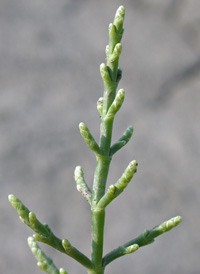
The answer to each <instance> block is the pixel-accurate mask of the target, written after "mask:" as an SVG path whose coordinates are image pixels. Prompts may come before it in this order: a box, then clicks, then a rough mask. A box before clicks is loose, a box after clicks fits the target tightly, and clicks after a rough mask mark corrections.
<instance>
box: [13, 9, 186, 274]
mask: <svg viewBox="0 0 200 274" xmlns="http://www.w3.org/2000/svg"><path fill="white" fill-rule="evenodd" d="M124 15H125V11H124V7H123V6H120V7H119V8H118V10H117V12H116V14H115V17H114V21H113V23H111V24H110V25H109V29H108V34H109V35H108V36H109V41H108V45H107V46H106V64H104V63H103V64H101V65H100V73H101V77H102V80H103V85H104V93H103V97H100V98H99V100H98V101H97V110H98V112H99V114H100V119H101V121H100V138H99V139H100V140H99V144H98V142H96V141H95V139H94V137H93V135H92V133H91V132H90V130H89V129H88V127H87V126H86V125H85V124H84V123H83V122H81V123H80V124H79V129H80V134H81V136H82V138H83V140H84V142H85V143H86V144H87V146H88V147H89V148H90V150H91V151H92V152H93V153H94V155H95V157H96V168H95V172H94V180H93V187H92V190H91V189H90V187H89V186H88V185H87V183H86V181H85V178H84V174H83V170H82V167H81V166H77V167H76V168H75V171H74V178H75V181H76V187H77V190H78V191H79V192H80V193H81V194H82V196H83V197H84V198H85V199H86V200H87V202H88V203H89V205H90V207H91V228H92V235H91V241H92V243H91V258H90V259H89V258H88V257H87V256H85V255H84V254H83V253H82V252H80V251H79V250H78V249H77V248H76V247H74V246H72V244H71V243H70V242H69V241H68V240H67V239H59V238H58V237H56V236H55V235H54V233H53V232H52V231H51V229H50V228H49V226H48V225H47V224H42V223H40V221H39V220H38V219H37V218H36V215H35V214H34V213H33V212H31V211H29V209H28V208H27V207H26V206H25V205H24V204H23V203H22V202H21V201H20V200H19V199H18V198H17V197H15V196H14V195H9V197H8V199H9V202H10V203H11V204H12V206H13V207H14V208H15V210H16V211H17V213H18V215H19V218H20V220H21V221H22V222H23V223H25V224H26V225H27V226H29V227H30V228H31V229H32V230H33V231H34V232H35V234H34V235H33V237H29V238H28V245H29V247H30V249H31V251H32V253H33V254H34V256H35V257H36V259H37V260H38V266H39V267H40V268H41V269H42V270H43V271H45V272H47V273H49V274H67V272H66V271H65V270H64V269H63V268H60V269H58V268H57V267H56V266H55V265H54V263H53V261H52V260H51V259H50V258H49V257H47V256H46V255H45V254H44V252H43V251H42V250H41V249H40V247H39V246H38V244H37V242H36V241H39V242H43V243H46V244H48V245H49V246H52V247H53V248H55V249H56V250H58V251H60V252H62V253H64V254H66V255H68V256H70V257H72V258H73V259H75V260H76V261H77V262H79V263H80V264H81V265H82V266H84V267H85V268H86V269H87V272H88V274H103V273H104V269H105V267H106V266H107V265H108V264H109V263H110V262H112V261H113V260H115V259H117V258H119V257H121V256H124V255H126V254H130V253H133V252H135V251H136V250H137V249H138V248H140V247H142V246H144V245H148V244H150V243H152V242H153V241H154V239H155V238H156V237H158V236H159V235H161V234H163V233H165V232H167V231H169V230H170V229H172V228H174V227H175V226H177V225H178V224H179V223H180V222H181V220H182V218H181V217H180V216H177V217H174V218H172V219H170V220H168V221H166V222H164V223H162V224H160V225H158V226H156V227H154V228H152V229H151V230H147V229H145V230H144V232H143V233H141V234H140V235H139V236H138V237H136V238H134V239H133V240H131V241H129V242H127V243H125V244H123V245H121V246H119V247H118V248H116V249H114V250H112V251H111V252H109V253H108V254H106V255H105V256H104V257H103V238H104V222H105V208H106V206H107V205H108V204H110V203H111V202H112V201H113V200H114V199H115V198H116V197H118V196H119V195H120V194H121V193H122V192H123V191H124V190H125V188H126V187H127V186H128V184H129V183H130V181H131V179H132V177H133V176H134V174H135V173H136V171H137V165H138V164H137V162H136V161H135V160H133V161H131V162H130V163H129V165H128V166H127V168H126V169H125V171H124V172H123V174H122V176H121V177H120V178H119V179H118V180H117V181H116V183H115V184H112V185H109V187H108V189H107V191H106V183H107V177H108V172H109V167H110V162H111V159H112V157H113V155H114V154H115V153H116V152H117V151H118V150H120V149H121V148H122V147H123V146H125V145H126V144H127V143H128V141H129V140H130V138H131V136H132V134H133V127H132V126H128V127H127V129H126V130H125V132H124V133H123V134H122V136H121V137H120V138H119V139H118V140H117V141H116V142H115V143H114V144H113V145H111V142H112V129H113V122H114V118H115V115H116V114H117V112H118V111H119V110H120V108H121V106H122V104H123V102H124V97H125V91H124V89H120V90H118V91H117V86H118V83H119V81H120V79H121V77H122V71H121V69H120V68H119V67H118V64H119V57H120V54H121V51H122V45H121V39H122V35H123V31H124V29H123V22H124Z"/></svg>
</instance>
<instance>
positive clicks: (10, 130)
mask: <svg viewBox="0 0 200 274" xmlns="http://www.w3.org/2000/svg"><path fill="white" fill-rule="evenodd" d="M121 3H122V2H120V1H118V0H116V1H107V0H103V1H97V0H76V1H72V0H59V1H55V0H48V1H44V0H34V1H25V0H18V1H12V0H1V2H0V189H1V191H0V235H1V236H0V247H1V248H0V272H1V273H7V274H25V273H32V274H36V273H42V272H41V270H39V269H38V268H37V266H36V260H35V258H34V257H33V255H32V254H31V252H30V250H29V248H28V246H27V242H26V238H27V237H28V236H29V235H32V231H31V230H30V229H29V228H28V227H26V226H25V225H23V224H22V223H21V222H20V221H19V219H18V217H17V214H16V212H15V211H14V209H13V208H12V207H11V205H10V204H9V203H8V200H7V196H8V194H10V193H13V194H15V195H16V196H18V197H19V198H20V199H21V200H22V201H23V202H24V203H25V205H26V206H27V207H28V208H29V209H30V210H32V211H33V212H35V213H36V215H37V217H38V219H39V220H40V221H41V222H46V223H48V224H49V225H50V227H51V228H52V230H53V232H54V233H55V234H56V235H57V236H59V237H61V238H68V239H69V240H70V241H71V243H72V244H73V245H75V246H76V247H78V248H79V249H80V250H81V251H82V252H84V253H86V254H87V255H88V256H89V253H90V232H91V231H90V211H89V206H88V204H87V202H86V201H85V200H84V199H83V197H82V196H81V195H80V194H79V193H78V192H77V190H76V186H75V182H74V179H73V172H74V168H75V166H76V165H82V167H83V169H84V173H85V178H86V180H87V182H88V184H89V185H90V186H91V185H92V177H93V172H94V168H95V157H94V155H93V154H92V152H91V151H89V149H88V148H87V146H86V145H85V143H84V142H83V140H82V139H81V137H80V134H79V130H78V124H79V122H81V121H83V122H85V123H86V124H87V125H88V127H89V128H90V130H91V131H92V133H93V134H94V136H95V137H96V138H97V139H98V136H99V115H98V113H97V111H96V101H97V100H98V98H99V97H100V96H102V93H103V84H102V81H101V78H100V74H99V65H100V63H102V62H105V53H104V49H105V46H106V44H107V41H108V38H107V28H108V24H109V23H110V22H111V21H112V20H113V17H114V13H115V11H116V9H117V8H118V6H119V5H120V4H121ZM122 4H123V5H124V6H125V8H126V18H125V32H124V37H123V41H122V42H123V52H122V55H121V59H120V67H121V68H122V69H123V78H122V80H121V82H120V85H119V88H122V87H123V88H124V89H125V91H126V98H125V102H124V104H123V107H122V108H121V110H120V112H119V113H118V114H117V117H116V120H115V124H114V133H113V141H115V140H117V139H118V138H119V137H120V136H121V134H122V133H123V132H124V130H125V129H126V127H127V126H128V125H130V124H132V125H133V126H134V135H133V138H132V139H131V141H130V142H129V144H128V145H127V146H126V147H124V148H123V150H121V151H120V152H118V154H117V155H116V156H115V157H113V161H112V164H111V170H110V176H109V179H108V184H111V183H114V182H115V181H116V180H117V179H118V177H119V176H120V175H121V173H122V172H123V170H124V169H125V168H126V166H127V164H128V163H129V162H130V161H131V160H132V159H137V161H138V162H139V166H138V172H137V174H136V175H135V177H134V180H133V181H132V183H130V185H129V186H128V188H127V189H126V190H125V191H124V193H123V194H122V195H121V196H120V197H118V198H117V199H116V200H115V201H113V203H112V204H110V205H109V206H108V208H107V215H106V226H105V249H104V250H105V251H104V253H107V252H108V251H110V250H111V249H113V248H116V247H118V246H119V245H120V244H123V243H124V242H127V241H129V240H131V239H132V238H134V237H136V236H138V235H139V234H140V233H141V232H142V231H143V230H144V229H145V228H149V229H150V228H152V227H153V226H155V225H157V224H159V223H160V222H162V221H165V220H167V219H169V218H171V217H173V216H176V215H181V216H182V217H183V222H182V224H181V225H180V226H179V227H177V228H175V229H174V230H173V231H171V232H169V233H166V234H165V235H163V236H161V237H159V238H157V240H156V241H155V243H154V244H152V245H149V246H147V247H144V248H141V249H140V250H138V251H137V252H136V253H135V254H132V255H128V256H125V257H123V258H120V259H118V260H117V261H115V262H113V263H111V264H110V265H109V266H108V268H107V271H106V273H115V274H118V273H127V274H128V273H130V274H131V273H137V274H147V273H148V274H160V273H162V274H169V273H170V274H172V273H173V274H179V273H181V274H198V273H200V260H199V258H200V237H199V231H200V213H199V209H200V168H199V164H200V1H198V0H191V1H188V0H165V1H159V0H147V1H145V0H137V1H136V0H135V1H131V0H125V1H123V3H122ZM40 246H41V247H42V248H43V250H45V252H46V253H47V255H50V256H51V257H52V258H53V260H54V262H55V264H56V265H57V266H58V267H64V268H65V269H66V270H67V271H68V272H69V274H73V273H74V274H77V273H86V271H85V270H84V269H83V268H82V266H80V265H78V264H77V263H76V262H75V261H73V259H71V258H69V257H67V256H65V255H63V254H59V253H58V252H56V251H54V250H53V249H52V248H48V247H46V246H45V245H43V244H40Z"/></svg>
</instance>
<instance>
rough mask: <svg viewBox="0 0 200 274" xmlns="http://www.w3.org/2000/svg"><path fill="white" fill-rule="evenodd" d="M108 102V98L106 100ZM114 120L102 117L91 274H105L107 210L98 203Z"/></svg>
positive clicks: (92, 210) (94, 199)
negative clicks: (104, 249)
mask: <svg viewBox="0 0 200 274" xmlns="http://www.w3.org/2000/svg"><path fill="white" fill-rule="evenodd" d="M106 99H107V100H108V98H106ZM112 127H113V118H112V119H111V118H109V119H108V118H106V115H102V118H101V127H100V149H101V151H102V155H97V156H96V169H95V174H94V183H93V197H92V206H91V219H92V250H91V260H92V262H93V264H94V266H95V269H92V270H91V269H89V270H88V273H89V274H103V273H104V267H103V266H102V257H103V236H104V221H105V209H104V208H98V207H97V203H98V202H99V200H100V199H101V198H102V197H103V195H104V193H105V187H106V181H107V176H108V171H109V166H110V161H111V157H110V156H109V151H110V144H111V138H112Z"/></svg>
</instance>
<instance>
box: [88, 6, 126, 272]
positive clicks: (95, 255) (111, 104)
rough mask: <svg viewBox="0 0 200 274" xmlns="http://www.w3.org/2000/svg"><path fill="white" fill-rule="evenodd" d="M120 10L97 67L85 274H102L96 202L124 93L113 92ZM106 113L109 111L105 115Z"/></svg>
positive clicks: (117, 73) (100, 213)
mask: <svg viewBox="0 0 200 274" xmlns="http://www.w3.org/2000/svg"><path fill="white" fill-rule="evenodd" d="M124 14H125V11H124V7H123V6H120V7H119V8H118V10H117V12H116V15H115V18H114V22H113V23H112V24H110V25H109V45H108V46H107V47H106V57H107V63H106V64H101V66H100V72H101V77H102V80H103V82H104V97H103V100H102V98H100V100H99V102H100V103H98V104H97V106H98V111H99V112H100V115H101V125H100V145H99V147H100V151H101V153H100V154H96V169H95V174H94V182H93V195H92V206H91V220H92V250H91V260H92V263H93V264H94V265H95V270H91V271H90V270H88V273H90V274H93V273H98V274H102V273H104V267H103V266H102V256H103V234H104V220H105V208H104V207H102V208H100V207H98V202H99V200H100V199H101V198H102V197H103V195H104V194H105V187H106V181H107V176H108V171H109V166H110V161H111V156H110V146H111V138H112V128H113V120H114V116H115V114H116V112H117V111H118V110H119V108H120V107H121V105H122V103H123V100H124V91H123V90H121V91H119V92H118V96H116V89H117V85H118V82H119V80H120V78H121V70H120V69H119V68H118V60H119V56H120V53H121V44H120V41H121V38H122V33H123V20H124ZM109 110H110V111H109Z"/></svg>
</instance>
